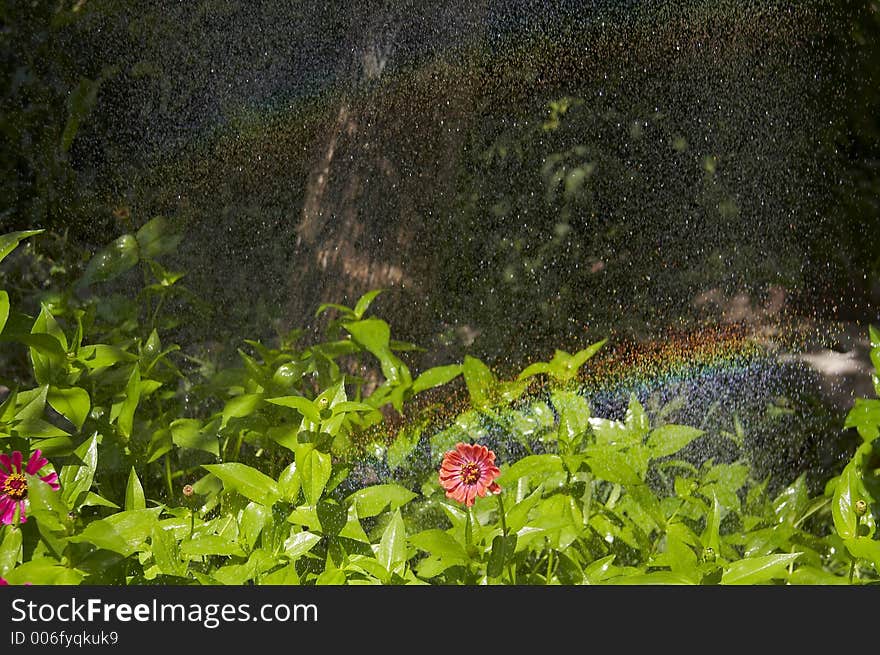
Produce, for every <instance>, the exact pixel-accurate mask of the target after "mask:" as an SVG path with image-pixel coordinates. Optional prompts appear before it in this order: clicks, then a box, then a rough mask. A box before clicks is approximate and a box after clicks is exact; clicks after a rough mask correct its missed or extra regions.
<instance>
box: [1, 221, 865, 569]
mask: <svg viewBox="0 0 880 655" xmlns="http://www.w3.org/2000/svg"><path fill="white" fill-rule="evenodd" d="M40 236H41V232H40V231H39V230H34V231H26V232H17V233H12V234H7V235H3V236H0V260H2V258H3V257H6V256H7V255H9V254H10V253H11V252H13V250H14V249H15V248H16V247H17V246H18V245H19V243H21V242H24V241H25V240H28V239H34V238H39V237H40ZM177 240H178V236H177V235H176V234H175V233H174V231H173V230H172V229H171V226H170V223H168V222H167V221H165V219H153V220H151V221H149V222H148V223H146V224H145V225H144V226H143V227H142V228H140V229H139V230H137V231H136V232H133V233H132V234H130V235H128V236H127V237H124V238H122V239H121V240H117V241H115V242H114V243H113V244H111V245H110V246H109V247H108V248H107V249H104V250H102V251H101V252H99V253H98V254H97V255H95V257H94V258H93V259H92V260H91V261H90V262H89V264H87V266H86V268H85V272H84V274H83V276H82V277H81V278H80V279H79V281H78V283H77V285H78V286H79V288H80V289H81V290H88V291H89V292H88V293H83V294H77V293H71V292H70V289H68V290H66V293H60V294H57V293H53V294H52V295H50V296H45V297H43V298H42V299H41V301H40V302H39V303H37V306H39V311H38V312H36V313H35V314H33V315H31V314H28V313H25V312H24V311H22V310H21V309H19V308H18V306H17V304H18V302H19V301H18V300H17V298H19V296H20V295H21V294H20V293H18V292H16V293H9V291H8V290H4V291H3V292H0V343H2V346H3V354H4V356H13V355H14V354H16V353H17V354H19V355H24V356H25V357H26V361H27V362H28V367H29V368H28V374H27V375H23V376H20V377H18V378H16V379H8V380H3V382H4V384H6V387H7V388H8V391H7V392H6V393H5V397H3V398H2V401H0V446H2V448H0V450H2V452H3V453H4V456H3V457H4V458H5V459H4V458H0V478H2V480H0V510H2V511H0V520H2V527H0V577H2V578H3V579H4V580H6V581H7V582H8V583H10V584H23V583H33V584H114V585H128V584H232V585H242V584H304V585H311V584H316V585H317V584H322V585H323V584H331V585H334V584H517V585H530V584H562V585H574V584H870V583H875V582H877V581H878V580H880V545H878V544H880V541H878V539H877V536H876V525H875V516H876V513H877V511H878V504H877V503H878V501H877V499H878V468H877V464H876V461H877V453H876V443H877V440H878V435H880V404H878V403H880V400H877V399H859V400H857V401H856V403H855V405H854V407H853V408H852V410H851V411H850V413H849V415H848V416H847V418H846V421H845V424H844V427H845V428H846V429H852V430H855V431H856V432H857V433H858V434H859V435H860V437H861V440H862V443H861V445H860V446H858V448H857V449H856V450H855V452H854V453H853V454H852V456H851V458H850V459H849V460H848V462H847V463H846V465H845V466H844V467H843V469H842V471H841V472H840V473H839V475H835V476H833V477H830V478H829V479H828V480H827V484H826V485H825V488H824V490H823V492H822V493H820V494H818V495H815V494H811V492H810V490H809V489H808V486H807V483H806V479H805V476H803V475H802V476H800V477H798V478H797V479H796V480H794V481H793V482H791V483H790V484H788V486H784V487H782V489H781V491H779V492H777V493H774V494H773V495H771V494H770V493H769V492H768V488H769V485H768V482H769V481H768V480H766V479H764V480H758V479H755V478H754V477H753V470H752V467H751V466H750V464H749V462H748V461H747V459H746V458H745V456H744V455H742V451H740V456H739V457H738V458H733V459H732V460H730V461H716V460H715V459H705V458H703V459H695V458H694V457H692V456H689V455H688V453H689V450H690V447H691V444H694V443H695V442H697V441H700V440H710V441H711V440H716V439H720V440H728V441H732V442H733V443H735V444H736V445H737V446H738V447H739V446H741V445H742V441H743V437H742V427H741V425H740V424H739V422H738V421H737V420H736V419H734V421H733V424H734V427H735V429H734V432H731V433H726V432H720V433H718V434H714V433H711V432H707V431H705V430H703V429H698V428H696V427H691V426H688V425H681V424H677V423H671V422H668V420H667V419H668V417H669V416H670V415H671V414H672V410H671V408H669V407H656V406H652V405H651V404H648V405H647V407H646V406H645V405H643V404H642V402H640V401H639V399H638V398H637V397H636V396H635V395H632V396H631V397H630V398H629V402H628V404H627V408H626V411H625V413H624V415H623V416H622V417H620V418H619V419H615V418H606V417H599V416H593V415H592V412H591V407H590V403H589V399H588V398H587V397H586V396H585V395H583V393H582V392H581V391H580V390H579V389H578V387H577V384H576V381H577V375H578V372H579V371H580V370H581V369H582V367H584V366H588V365H589V361H590V359H591V358H592V357H593V356H595V354H596V353H597V352H598V351H599V350H600V349H601V347H602V345H603V344H604V343H605V341H599V342H597V343H594V344H592V345H590V346H588V347H586V348H585V349H583V350H580V351H579V352H576V353H574V354H568V353H566V352H564V351H561V350H557V351H556V353H555V354H554V356H553V358H552V359H551V360H550V361H549V362H538V363H533V364H531V365H529V366H527V367H526V368H525V369H524V370H523V371H522V372H521V373H520V374H519V375H518V376H516V377H515V379H513V380H504V379H500V378H499V377H498V376H497V375H496V374H495V373H494V372H493V371H492V370H491V369H490V368H489V367H488V366H487V365H486V364H485V363H483V362H482V361H480V360H479V359H477V358H474V357H465V358H464V360H463V361H462V362H461V363H452V364H447V365H444V366H438V367H434V368H431V369H428V370H426V371H422V372H421V373H419V374H418V375H414V374H413V373H412V372H411V371H410V368H409V366H408V365H407V364H406V363H405V357H406V354H405V353H406V352H407V351H409V350H412V349H413V348H414V347H415V346H413V345H412V344H409V343H405V342H401V341H397V340H394V339H393V338H392V337H391V328H390V326H389V324H388V323H387V322H385V321H384V320H382V319H379V318H377V317H373V316H369V315H368V312H369V310H370V307H371V304H372V302H373V300H374V299H375V298H376V297H377V296H378V294H379V293H380V292H379V291H374V292H371V293H368V294H366V295H364V296H363V297H362V298H361V299H360V300H359V301H358V302H357V303H356V305H355V307H354V308H349V307H346V306H343V305H336V304H328V305H323V306H322V307H320V308H319V309H318V312H317V314H318V316H322V315H324V314H327V315H328V316H329V317H331V318H330V320H329V322H328V324H327V328H326V333H325V338H324V340H322V341H318V342H317V343H313V344H302V343H301V340H302V334H301V333H298V332H291V333H289V334H286V335H279V338H278V340H277V342H276V343H271V344H269V343H262V342H260V341H257V340H244V341H243V342H242V344H241V345H240V347H239V349H238V352H237V355H238V360H237V361H235V362H231V363H222V362H217V361H213V360H211V359H210V357H207V356H199V355H197V354H195V353H192V352H184V350H183V349H182V348H181V347H180V346H179V345H178V344H174V343H169V342H168V339H167V338H166V335H167V334H168V333H169V332H170V328H169V325H171V324H169V323H167V322H166V321H165V320H164V311H165V308H166V307H167V306H168V305H167V301H166V300H163V299H166V298H169V297H170V296H169V295H168V294H170V293H172V292H173V293H180V294H181V296H180V297H181V298H183V299H186V298H189V296H188V295H187V294H186V293H185V292H182V291H177V289H183V287H180V286H178V282H179V280H180V279H181V278H182V277H183V276H182V275H181V274H177V273H169V272H168V271H166V270H165V268H164V267H163V266H162V265H161V264H160V263H159V259H161V258H162V257H163V256H165V255H167V254H168V253H170V252H172V251H173V248H174V247H175V246H176V243H177ZM138 267H140V269H141V271H142V272H143V274H144V280H145V283H144V285H143V288H141V289H140V290H139V291H137V292H136V293H135V294H134V296H133V297H129V298H127V299H126V298H117V299H116V300H114V301H113V302H114V303H116V305H115V306H118V307H128V308H129V309H128V310H127V311H124V312H118V313H115V314H114V313H112V312H111V313H107V312H106V311H105V310H104V309H102V306H104V303H106V302H108V299H107V298H106V297H105V296H104V295H103V293H102V289H104V288H105V286H106V284H109V283H112V281H113V280H114V279H116V278H118V277H120V276H122V275H126V274H129V273H130V272H132V271H134V270H135V269H137V268H138ZM194 301H195V300H194ZM870 338H871V344H872V351H871V358H872V361H873V362H874V365H875V368H877V371H875V373H874V385H875V391H877V392H880V383H878V375H880V373H878V371H880V333H878V332H877V330H876V329H874V328H871V330H870ZM354 372H357V373H358V374H355V373H354ZM539 376H543V386H541V387H540V389H541V392H540V393H527V391H528V389H529V388H530V385H532V384H533V383H535V382H537V381H538V378H539ZM459 377H461V378H463V386H464V388H465V389H466V391H467V397H468V400H469V403H468V405H467V406H466V407H464V408H463V409H462V410H461V411H460V412H458V413H457V414H455V415H453V416H448V415H447V417H448V418H447V420H446V423H445V424H443V425H439V426H438V425H437V422H436V420H431V419H430V418H428V415H427V414H419V413H418V412H415V411H414V409H413V408H414V404H413V403H412V401H413V399H415V398H417V397H418V396H419V394H422V393H423V392H425V391H427V390H429V389H433V388H437V387H443V386H444V385H449V384H453V383H454V382H455V381H456V380H457V379H458V378H459ZM676 402H680V401H676ZM392 413H393V414H396V415H397V417H398V419H400V418H401V417H402V419H404V422H403V426H402V427H401V428H400V429H398V430H397V431H396V436H395V439H394V440H393V441H389V440H388V439H387V436H388V434H389V429H390V428H389V427H388V426H387V425H386V423H387V419H386V416H389V415H391V414H392ZM499 435H501V436H500V437H499ZM493 440H494V442H495V443H497V445H493V446H492V448H491V449H490V447H489V446H487V444H489V443H491V442H493ZM37 450H39V451H41V453H42V454H43V455H44V456H45V458H46V461H45V463H43V462H44V460H42V459H40V455H39V454H36V451H37ZM15 452H18V453H21V454H22V458H23V459H22V460H21V461H19V460H17V459H15V458H17V457H18V455H15V454H14V453H15ZM28 453H31V454H32V455H31V457H32V459H27V458H28ZM25 460H26V461H27V464H24V465H22V464H21V462H24V461H25ZM17 461H18V462H19V464H16V462H17ZM38 464H39V466H38ZM22 466H23V467H24V468H22ZM16 467H18V468H16ZM379 471H385V473H383V474H382V475H379V474H378V473H377V472H379ZM7 481H9V482H7ZM25 510H26V511H25ZM22 519H26V520H22Z"/></svg>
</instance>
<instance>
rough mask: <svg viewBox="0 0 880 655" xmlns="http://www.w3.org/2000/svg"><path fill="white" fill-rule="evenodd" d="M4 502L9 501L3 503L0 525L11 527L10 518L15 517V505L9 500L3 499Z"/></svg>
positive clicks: (0, 510)
mask: <svg viewBox="0 0 880 655" xmlns="http://www.w3.org/2000/svg"><path fill="white" fill-rule="evenodd" d="M4 500H6V501H9V502H7V503H5V504H4V505H3V506H2V507H3V508H2V509H0V523H3V524H4V525H12V517H13V516H15V503H14V502H12V501H11V500H9V499H8V498H4Z"/></svg>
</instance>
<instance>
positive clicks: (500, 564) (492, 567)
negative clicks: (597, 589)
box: [486, 534, 583, 578]
mask: <svg viewBox="0 0 880 655" xmlns="http://www.w3.org/2000/svg"><path fill="white" fill-rule="evenodd" d="M515 552H516V534H510V535H507V536H506V537H505V536H503V535H500V534H499V535H495V538H494V539H492V551H491V552H490V553H489V560H488V562H487V563H486V575H488V576H489V577H490V578H497V577H500V576H501V574H502V573H503V572H504V565H505V564H506V563H507V562H509V561H510V560H511V559H513V554H514V553H515ZM581 577H583V576H581Z"/></svg>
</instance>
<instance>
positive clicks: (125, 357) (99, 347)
mask: <svg viewBox="0 0 880 655" xmlns="http://www.w3.org/2000/svg"><path fill="white" fill-rule="evenodd" d="M136 359H137V356H136V355H133V354H132V353H129V352H126V351H124V350H123V349H122V348H119V347H117V346H108V345H107V344H103V343H98V344H93V345H90V346H82V347H81V348H80V349H79V350H78V351H77V353H76V360H77V361H78V362H81V363H82V364H84V365H85V366H87V367H89V368H90V369H96V368H104V367H105V366H113V364H117V363H119V362H133V361H135V360H136Z"/></svg>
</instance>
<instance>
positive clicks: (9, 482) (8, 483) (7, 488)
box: [3, 473, 27, 500]
mask: <svg viewBox="0 0 880 655" xmlns="http://www.w3.org/2000/svg"><path fill="white" fill-rule="evenodd" d="M3 494H4V495H6V496H9V497H10V498H12V499H13V500H21V499H22V498H24V497H26V496H27V479H26V478H25V477H24V475H23V474H21V473H13V474H11V475H9V476H7V477H6V480H4V482H3Z"/></svg>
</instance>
